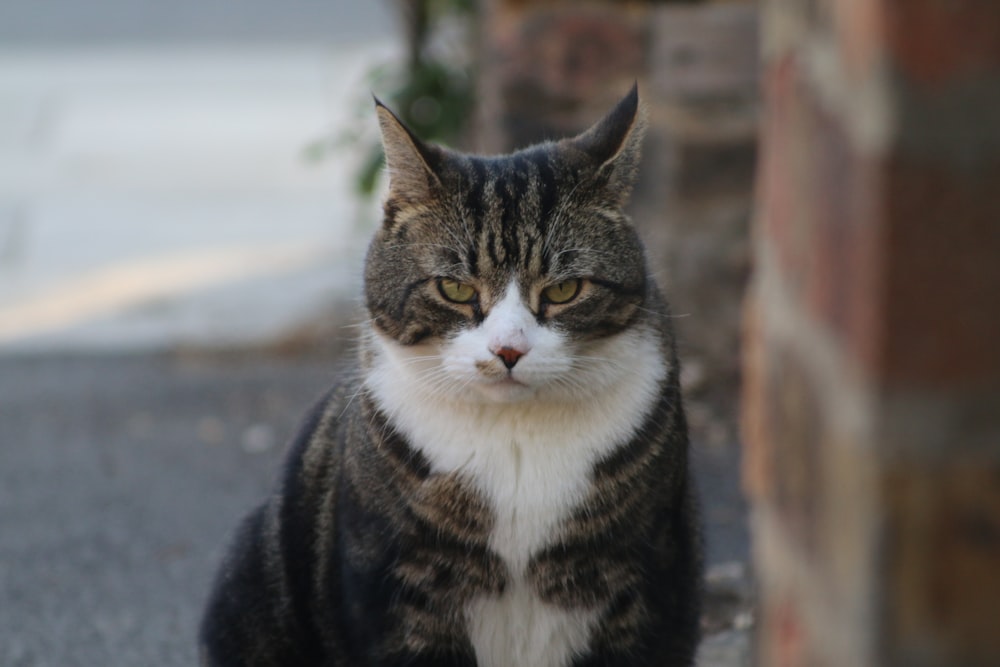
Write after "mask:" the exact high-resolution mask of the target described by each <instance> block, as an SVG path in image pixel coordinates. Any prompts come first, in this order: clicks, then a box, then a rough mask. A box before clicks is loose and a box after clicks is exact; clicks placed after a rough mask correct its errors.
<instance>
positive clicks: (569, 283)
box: [542, 278, 582, 303]
mask: <svg viewBox="0 0 1000 667" xmlns="http://www.w3.org/2000/svg"><path fill="white" fill-rule="evenodd" d="M581 284H582V283H581V281H579V280H577V279H576V278H573V279H570V280H564V281H562V282H561V283H556V284H555V285H549V286H548V287H546V288H545V289H543V290H542V297H543V298H544V299H545V300H546V301H548V302H549V303H569V302H570V301H572V300H573V299H575V298H576V296H577V295H578V294H579V293H580V286H581Z"/></svg>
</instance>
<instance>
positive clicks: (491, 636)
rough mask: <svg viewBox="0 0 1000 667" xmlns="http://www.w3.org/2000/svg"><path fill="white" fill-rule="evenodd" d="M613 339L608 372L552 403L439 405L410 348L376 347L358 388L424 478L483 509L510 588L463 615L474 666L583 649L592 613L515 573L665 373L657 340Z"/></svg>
mask: <svg viewBox="0 0 1000 667" xmlns="http://www.w3.org/2000/svg"><path fill="white" fill-rule="evenodd" d="M619 338H620V339H621V340H618V341H616V342H615V343H614V344H613V345H608V346H607V347H606V349H605V350H603V354H602V357H604V358H605V359H606V360H608V368H607V372H606V373H605V377H603V378H602V381H601V382H597V383H594V384H593V386H594V395H592V396H590V397H585V396H581V400H578V401H575V402H562V403H554V402H546V401H545V400H544V399H543V398H540V399H539V400H529V401H521V402H516V403H483V402H475V401H463V400H460V399H455V398H448V397H442V395H440V394H438V393H436V392H432V391H428V388H427V385H426V377H427V376H426V370H427V369H426V368H424V369H423V373H421V372H419V371H418V370H417V369H416V367H417V366H420V365H421V364H420V363H413V359H414V358H416V355H417V354H419V352H415V351H413V350H407V349H401V348H399V347H398V346H396V345H395V344H393V343H391V342H386V341H382V340H378V341H377V342H376V350H375V352H376V354H375V359H374V365H373V368H372V369H371V372H370V374H369V378H368V387H369V389H370V390H371V391H372V393H373V395H374V397H375V399H376V401H377V402H378V403H379V405H380V407H381V408H382V409H383V410H385V411H386V413H387V415H388V416H389V418H390V419H391V421H392V422H393V424H394V425H395V426H396V428H398V429H399V430H400V431H401V432H402V433H403V434H404V435H406V436H407V438H408V439H409V441H410V442H411V443H412V444H413V445H414V446H415V447H417V448H418V449H420V450H421V451H422V453H423V454H424V455H425V456H426V457H427V458H428V460H429V461H430V463H431V466H432V468H433V469H434V470H435V471H438V472H449V473H450V472H459V473H461V474H462V475H463V476H464V477H465V478H466V479H468V480H470V481H471V482H472V484H474V485H475V487H476V488H477V489H478V490H479V491H480V492H481V493H482V494H483V495H484V497H485V498H487V499H488V501H489V502H490V504H491V506H492V509H493V511H494V515H495V524H494V531H493V535H492V537H491V543H492V544H491V545H492V548H493V549H494V550H495V551H496V553H497V554H499V555H500V556H501V557H502V558H503V560H504V561H505V562H506V564H507V566H508V569H509V572H510V575H511V578H512V581H511V585H509V586H508V588H507V590H506V592H505V593H504V595H503V596H501V597H500V598H482V599H478V600H475V601H473V602H472V603H471V604H470V605H469V607H468V608H467V609H466V617H467V619H468V623H469V634H470V637H471V639H472V642H473V645H474V646H475V649H476V653H477V657H478V659H479V663H480V664H481V665H486V666H491V667H506V666H508V665H509V666H511V667H513V666H516V665H533V666H536V667H548V666H551V667H557V666H561V665H566V664H568V662H569V660H570V658H571V657H572V655H573V654H574V653H575V652H577V651H580V650H581V649H582V648H583V647H585V645H586V642H587V638H588V636H589V630H590V627H591V625H592V623H593V621H594V620H595V618H594V615H595V614H594V612H591V611H588V610H569V611H567V610H563V609H559V608H555V607H552V606H550V605H547V604H545V603H544V602H542V601H541V600H539V599H538V597H537V596H536V595H535V593H534V591H532V590H531V589H530V588H529V587H528V586H527V585H526V584H525V582H524V580H523V573H524V569H525V567H526V565H527V563H528V561H529V560H530V558H531V556H532V555H533V554H534V553H536V552H537V551H538V550H539V549H540V548H542V547H544V546H545V544H546V543H547V542H549V541H550V540H551V539H552V538H553V537H554V536H555V531H556V529H557V527H558V524H559V522H560V521H561V520H562V519H563V518H565V517H566V516H567V514H568V513H569V512H570V511H571V510H572V508H573V507H574V506H576V505H578V504H579V503H580V502H581V501H582V500H583V499H584V498H585V496H586V493H587V491H588V487H589V484H590V471H591V469H592V467H593V465H594V463H595V462H596V461H598V460H599V459H600V458H601V457H602V456H604V455H606V454H607V453H609V452H610V451H612V450H613V449H614V448H615V447H617V446H618V445H620V444H622V443H623V442H625V441H626V440H627V439H628V438H629V437H630V436H631V435H632V434H633V433H634V432H635V430H636V429H637V428H638V427H639V426H640V425H641V423H642V420H643V418H644V417H645V415H646V414H648V413H649V411H650V410H651V409H652V406H653V403H654V401H655V400H656V397H657V390H658V386H659V382H660V381H661V380H662V378H663V377H664V374H665V372H666V368H665V366H664V363H663V361H662V359H661V357H660V355H659V352H658V344H657V342H656V340H655V339H654V338H653V337H652V336H651V335H650V334H649V333H648V332H646V333H643V332H641V331H630V332H626V333H623V334H620V336H619ZM407 356H409V357H410V359H407V358H406V357H407ZM420 358H421V359H422V358H424V357H420Z"/></svg>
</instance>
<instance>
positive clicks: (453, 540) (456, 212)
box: [201, 90, 700, 667]
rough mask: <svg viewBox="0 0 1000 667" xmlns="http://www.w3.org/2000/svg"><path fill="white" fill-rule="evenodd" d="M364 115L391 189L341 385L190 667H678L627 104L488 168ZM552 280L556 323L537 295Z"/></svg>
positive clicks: (659, 354) (661, 356)
mask: <svg viewBox="0 0 1000 667" xmlns="http://www.w3.org/2000/svg"><path fill="white" fill-rule="evenodd" d="M377 111H378V113H379V121H380V124H381V127H382V134H383V142H384V145H385V148H386V156H387V163H388V167H389V173H390V191H389V194H388V197H387V200H386V203H385V207H384V210H385V217H384V221H383V224H382V226H381V228H380V229H379V230H378V231H377V233H376V235H375V238H374V239H373V241H372V244H371V246H370V249H369V254H368V259H367V262H366V272H365V296H366V303H367V308H368V312H369V315H370V321H369V324H368V328H367V331H366V333H365V336H364V341H363V345H362V350H361V353H360V357H359V361H358V365H357V367H356V370H354V371H351V372H349V373H347V374H345V377H344V379H343V380H342V381H341V383H340V384H338V385H337V386H336V387H334V388H333V389H332V390H331V391H330V392H329V394H328V395H327V396H326V397H324V398H323V399H322V400H321V401H320V402H319V403H318V404H317V406H316V407H315V408H314V409H313V411H312V412H311V414H310V415H309V416H308V417H307V419H306V420H305V423H304V424H303V427H302V429H301V431H300V434H299V436H298V438H297V439H296V440H295V441H294V443H293V446H292V448H291V451H290V453H289V458H288V463H287V467H286V471H285V475H284V477H283V479H282V482H281V484H280V486H279V489H278V491H277V493H275V495H274V496H272V497H271V498H270V499H268V501H267V502H265V503H264V504H263V505H262V506H261V507H260V508H259V509H258V510H257V511H255V512H254V513H253V514H252V515H251V516H250V517H249V518H248V519H247V520H246V522H245V523H244V524H243V526H242V527H241V529H240V531H239V533H238V535H237V537H236V540H235V542H234V545H233V547H232V548H231V550H230V552H229V555H228V557H227V559H226V560H225V562H224V563H223V565H222V567H221V569H220V572H219V575H218V578H217V582H216V586H215V589H214V592H213V594H212V596H211V599H210V601H209V605H208V608H207V610H206V614H205V617H204V620H203V624H202V634H201V641H202V655H203V664H205V665H213V666H214V665H260V666H267V665H327V666H329V665H336V666H340V665H349V666H352V667H353V666H367V665H411V666H416V665H443V666H447V665H463V666H465V665H470V666H471V665H480V666H482V667H515V666H531V667H583V666H596V665H634V666H643V665H657V666H660V665H664V666H668V667H671V666H674V667H678V666H683V665H689V664H690V663H691V660H692V656H693V652H694V648H695V646H696V643H697V637H698V612H699V590H700V589H699V582H700V546H699V544H700V543H699V537H698V531H697V520H696V511H695V506H694V500H693V495H694V492H693V489H692V486H691V483H690V481H689V475H688V463H687V433H686V426H685V421H684V414H683V409H682V404H681V396H680V392H679V389H678V364H677V359H676V355H675V352H674V340H673V334H672V332H671V327H670V317H669V312H668V308H667V306H666V303H665V302H664V301H663V299H662V297H661V296H660V294H659V292H658V290H657V288H656V286H655V285H654V284H653V283H652V281H651V280H649V279H648V278H647V274H646V267H645V260H644V256H643V249H642V245H641V243H640V241H639V239H638V236H637V235H636V233H635V230H634V229H633V227H632V225H631V223H630V222H629V221H628V219H627V217H626V216H625V214H624V213H623V212H622V208H621V207H622V206H623V205H624V203H625V201H626V199H627V196H628V193H629V190H630V189H631V185H632V182H633V180H634V177H635V170H636V166H637V163H638V153H639V144H640V141H641V136H642V123H641V115H640V114H639V108H638V98H637V94H636V91H635V90H633V91H632V92H631V93H630V94H629V95H628V96H627V97H626V98H625V99H623V100H622V102H620V103H619V105H618V106H617V107H616V108H615V109H614V110H613V111H612V112H611V113H610V114H609V115H608V116H607V117H606V118H605V119H603V120H602V121H600V122H599V123H598V124H597V125H595V126H594V127H593V128H591V129H590V130H589V131H588V132H586V133H584V134H582V135H580V136H578V137H575V138H573V139H569V140H564V141H561V142H558V143H546V144H541V145H539V146H535V147H532V148H529V149H527V150H524V151H521V152H518V153H514V154H512V155H509V156H500V157H477V156H469V155H463V154H458V153H454V152H451V151H447V150H445V149H442V148H439V147H435V146H431V145H426V144H423V143H422V142H420V141H419V140H417V139H416V138H415V137H413V136H412V135H411V134H410V133H409V132H408V131H407V130H406V128H405V127H403V126H402V124H401V123H399V121H398V120H397V119H396V118H395V117H394V116H393V115H392V114H391V113H390V112H389V111H388V110H386V109H385V108H384V107H381V106H380V105H379V106H378V107H377ZM442 279H446V280H451V281H456V282H457V283H461V284H464V285H469V286H470V287H472V288H473V289H474V294H475V297H474V298H472V299H469V300H467V301H465V302H457V301H455V300H453V299H450V298H449V297H448V296H447V292H445V291H443V288H442V287H441V280H442ZM566 281H579V282H572V283H571V284H572V285H575V286H577V285H578V288H577V289H576V291H575V292H574V293H573V295H572V297H571V298H569V299H568V300H567V301H566V302H565V303H558V302H556V301H553V300H552V298H550V297H547V296H546V295H547V294H548V292H547V288H549V287H551V286H552V285H556V284H559V283H565V282H566ZM511 350H516V354H515V356H514V357H510V356H505V355H509V354H510V351H511ZM504 351H506V352H504Z"/></svg>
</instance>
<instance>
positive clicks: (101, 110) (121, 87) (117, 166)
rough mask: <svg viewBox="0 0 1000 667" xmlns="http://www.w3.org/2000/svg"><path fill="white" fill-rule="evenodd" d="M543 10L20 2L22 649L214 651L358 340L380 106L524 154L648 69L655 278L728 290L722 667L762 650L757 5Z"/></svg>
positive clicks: (5, 57)
mask: <svg viewBox="0 0 1000 667" xmlns="http://www.w3.org/2000/svg"><path fill="white" fill-rule="evenodd" d="M548 4H549V3H537V4H532V3H527V4H525V3H518V2H479V3H475V2H472V1H471V0H434V1H427V2H418V1H411V0H405V1H403V0H397V1H391V0H384V1H383V2H365V3H360V2H347V1H346V0H295V1H293V2H277V1H275V0H240V2H235V1H227V0H208V1H202V0H198V1H197V2H196V1H195V0H181V1H179V2H173V3H161V2H154V1H153V0H143V1H139V2H136V1H135V0H128V1H126V0H90V1H89V2H86V3H80V2H74V1H71V0H46V1H45V2H31V3H24V2H16V1H14V0H0V525H2V526H3V529H2V531H0V600H3V603H2V604H0V664H2V665H4V666H5V667H7V666H11V667H14V666H27V665H32V666H34V665H88V666H89V665H140V664H145V665H189V664H193V663H194V662H195V630H196V624H197V621H198V617H199V614H200V611H201V606H202V604H203V603H204V598H205V595H206V593H207V586H208V584H209V582H210V579H211V576H212V574H213V572H214V571H215V568H216V567H217V566H218V562H219V558H220V556H221V554H222V549H223V547H224V545H225V543H226V541H227V539H228V536H229V535H230V533H231V531H232V530H233V529H234V527H235V526H236V523H237V521H238V519H239V518H240V517H241V516H242V515H244V514H245V513H246V512H247V511H248V510H249V509H250V508H251V507H252V506H253V504H255V503H256V502H258V501H259V499H260V498H261V497H262V496H263V495H264V494H265V493H267V492H268V490H269V489H270V488H272V484H273V479H274V477H275V474H276V471H277V469H278V466H279V464H280V461H281V459H282V456H283V449H284V443H285V442H286V439H287V438H288V437H289V436H290V435H291V434H292V432H293V430H294V426H295V423H296V422H297V420H298V419H299V417H300V415H301V414H302V413H303V412H304V411H305V410H306V409H307V408H308V406H309V405H310V404H311V403H312V401H313V400H315V398H316V397H317V396H318V395H319V394H320V393H321V392H322V391H323V389H324V388H325V386H326V385H327V384H328V383H329V382H330V381H331V379H332V377H333V376H334V374H335V372H336V369H337V367H338V365H339V364H340V363H341V362H340V359H342V357H343V355H344V354H345V352H349V351H350V349H351V343H352V340H353V336H354V335H355V329H353V328H352V327H351V325H352V323H353V322H354V321H355V318H356V317H357V314H358V294H359V290H360V274H361V271H360V270H361V264H362V258H363V253H364V248H365V245H366V243H367V239H368V237H369V235H370V234H371V231H372V229H373V228H374V225H375V224H376V222H377V220H378V216H379V201H378V199H379V192H380V187H381V181H380V173H381V166H382V165H381V152H380V147H379V145H378V136H377V126H376V123H375V118H374V115H373V113H372V100H371V95H372V94H375V95H377V96H379V97H380V98H381V99H382V100H383V101H385V102H386V103H387V104H389V105H390V106H391V107H393V108H394V109H395V110H397V112H398V113H400V115H401V116H402V117H403V118H404V119H405V120H406V122H407V123H408V124H409V125H410V126H411V127H413V128H414V129H415V130H416V131H417V132H418V134H420V135H421V136H422V137H425V138H428V139H431V140H435V141H441V142H444V143H448V144H451V145H454V146H457V147H459V148H463V149H470V150H479V151H486V152H500V151H507V150H510V149H513V148H516V147H520V146H524V145H526V144H528V143H531V142H534V141H538V140H541V139H546V138H557V137H561V136H566V135H568V134H572V133H575V132H577V131H580V130H582V129H584V128H586V127H587V126H589V125H590V124H591V123H593V122H594V121H595V120H596V119H598V118H599V117H601V116H602V115H603V114H604V113H606V111H607V110H608V109H609V108H610V107H611V106H612V105H613V104H614V103H615V102H616V101H617V100H618V99H619V98H620V97H621V96H622V95H623V94H624V93H625V92H626V91H627V90H628V89H629V87H630V86H631V85H632V83H633V81H639V84H640V89H641V91H642V95H643V97H644V98H645V99H646V102H647V105H648V108H649V111H650V118H651V131H650V139H649V141H650V143H649V145H648V147H647V152H646V154H647V156H648V158H647V160H646V165H645V170H644V176H643V179H644V180H643V183H642V184H641V186H640V188H639V192H637V196H636V198H635V202H634V211H633V212H634V214H635V215H636V218H637V219H638V220H641V224H642V225H643V227H642V231H643V233H644V235H646V236H647V239H648V241H649V243H650V250H651V255H652V256H653V257H654V265H653V267H652V270H653V271H654V272H655V273H656V274H657V276H658V278H659V279H660V280H661V282H664V283H673V284H674V286H673V287H672V288H671V291H676V292H678V293H683V292H685V291H687V290H688V289H689V288H691V286H692V285H693V284H696V283H697V284H700V283H701V282H702V281H701V280H700V279H699V278H698V276H701V275H708V274H718V276H717V278H718V280H715V281H713V284H712V285H711V286H705V287H704V289H708V290H710V291H712V292H713V293H715V294H718V295H724V298H720V299H719V300H716V301H714V303H713V305H712V307H711V315H710V317H709V320H716V321H718V320H720V318H721V319H724V320H728V323H727V324H726V327H725V328H726V330H725V331H722V330H721V329H719V328H718V327H715V326H713V325H711V323H710V322H705V321H703V320H702V318H700V317H689V316H690V315H691V314H692V312H693V310H692V307H693V304H695V303H697V301H698V299H699V298H701V297H698V296H697V295H695V294H691V295H690V298H687V297H686V298H685V299H684V300H680V301H679V302H678V303H676V304H675V312H677V313H679V314H681V316H682V319H681V320H679V321H680V322H683V323H684V324H685V326H689V327H691V331H690V332H688V333H686V334H685V337H684V341H685V342H684V348H685V349H684V350H683V351H682V353H683V354H684V355H685V358H686V359H688V364H687V367H686V375H685V383H686V384H687V385H688V391H689V393H690V395H691V396H692V401H691V405H690V408H689V410H690V412H691V417H692V422H693V423H694V429H695V432H696V436H695V438H696V442H697V445H696V447H697V449H698V451H699V454H698V469H699V474H700V475H701V476H702V477H703V479H704V484H705V487H706V493H705V496H706V517H707V518H708V521H709V523H710V524H711V527H710V530H709V544H710V546H709V559H710V561H711V564H712V566H713V570H712V577H713V581H715V582H716V584H714V585H713V589H712V590H713V594H714V595H715V597H714V598H713V600H714V602H713V604H712V605H710V608H709V611H708V613H707V614H706V621H705V622H706V628H707V629H708V631H709V634H711V635H712V636H713V637H717V638H720V639H718V641H716V642H715V644H714V645H712V644H711V642H710V643H709V645H707V648H706V649H704V650H703V657H702V663H703V664H720V665H722V664H739V663H740V661H741V660H743V659H745V657H746V652H747V643H748V642H747V639H746V632H747V630H748V628H749V627H750V625H751V623H752V617H751V615H750V612H749V605H750V598H749V585H748V583H747V581H748V572H747V568H746V563H747V560H748V553H749V543H748V537H747V531H746V525H745V516H744V515H745V510H744V507H743V502H742V498H741V495H740V492H739V482H738V465H737V464H738V457H737V445H736V435H735V427H734V425H735V416H734V414H735V413H734V405H735V397H736V392H737V389H738V385H737V383H736V381H735V378H736V373H737V366H738V358H737V356H736V352H737V351H736V342H735V341H736V339H735V336H736V326H737V319H738V318H737V315H738V303H739V293H740V286H741V285H742V281H743V279H744V277H745V268H746V246H745V238H746V226H747V221H748V215H749V210H750V188H751V176H752V164H753V160H754V141H755V138H754V129H755V126H756V82H755V77H756V57H757V56H756V38H755V34H756V19H755V10H754V8H753V5H752V4H750V3H735V4H733V3H709V4H706V5H704V8H703V13H698V12H693V11H689V10H690V9H691V7H692V6H690V5H689V3H637V4H628V5H619V4H616V3H600V2H596V3H590V4H587V5H586V6H576V5H573V4H571V5H564V6H558V5H553V6H551V7H550V6H548ZM670 12H673V14H671V13H670ZM650 21H652V23H650ZM650 26H652V27H650ZM691 67H694V68H695V69H694V70H692V69H690V68H691ZM674 70H677V71H678V72H683V73H684V74H683V76H681V77H680V78H678V77H675V76H674V72H673V71H674ZM719 169H721V170H722V171H721V172H719V173H717V170H719ZM706 225H708V226H709V227H712V228H724V229H726V230H728V231H726V232H725V234H726V235H727V238H728V239H729V240H727V241H726V243H725V244H724V245H725V247H724V248H720V247H719V245H718V244H717V243H715V242H714V241H713V242H711V243H707V242H706V241H705V238H706V236H705V234H706V233H709V232H710V229H709V227H706ZM711 233H712V234H714V232H711ZM677 236H683V237H688V236H691V237H692V238H691V240H688V241H684V243H685V244H686V245H687V247H688V248H689V252H687V253H680V254H678V253H677V252H676V251H675V250H672V249H673V248H675V247H677V246H676V242H674V241H673V239H674V238H675V237H677ZM698 239H701V240H698ZM690 253H695V254H696V255H698V257H696V256H694V255H691V254H690ZM706 254H707V256H709V258H710V259H709V260H708V261H709V264H706V265H703V264H702V259H700V256H701V255H706ZM723 256H724V257H723ZM681 257H685V258H687V259H686V260H685V261H684V262H675V264H676V265H677V266H676V267H675V268H673V269H672V268H670V262H674V260H677V259H678V258H681ZM681 264H683V268H681ZM723 282H726V283H729V284H726V285H723V284H722V283H723ZM668 288H670V286H669V285H668ZM698 289H699V290H700V289H703V288H702V287H699V288H698ZM706 332H708V333H706ZM703 334H704V335H703ZM720 378H721V379H722V380H721V382H720V381H719V379H720ZM707 388H714V391H708V390H707ZM695 394H697V396H696V395H695Z"/></svg>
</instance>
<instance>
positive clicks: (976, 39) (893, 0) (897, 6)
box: [882, 0, 1000, 87]
mask: <svg viewBox="0 0 1000 667" xmlns="http://www.w3.org/2000/svg"><path fill="white" fill-rule="evenodd" d="M882 4H883V5H884V6H885V28H886V42H887V47H888V49H889V51H890V52H891V53H892V54H893V56H894V57H895V60H896V62H897V64H898V66H899V67H900V68H901V69H902V70H903V71H904V72H905V73H906V74H907V75H908V77H909V78H910V80H911V81H912V82H914V83H917V84H922V85H926V86H931V87H933V86H938V85H941V84H944V83H947V82H949V81H952V80H955V79H959V78H965V77H975V76H979V75H983V74H988V73H997V72H1000V3H998V2H996V0H882Z"/></svg>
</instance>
